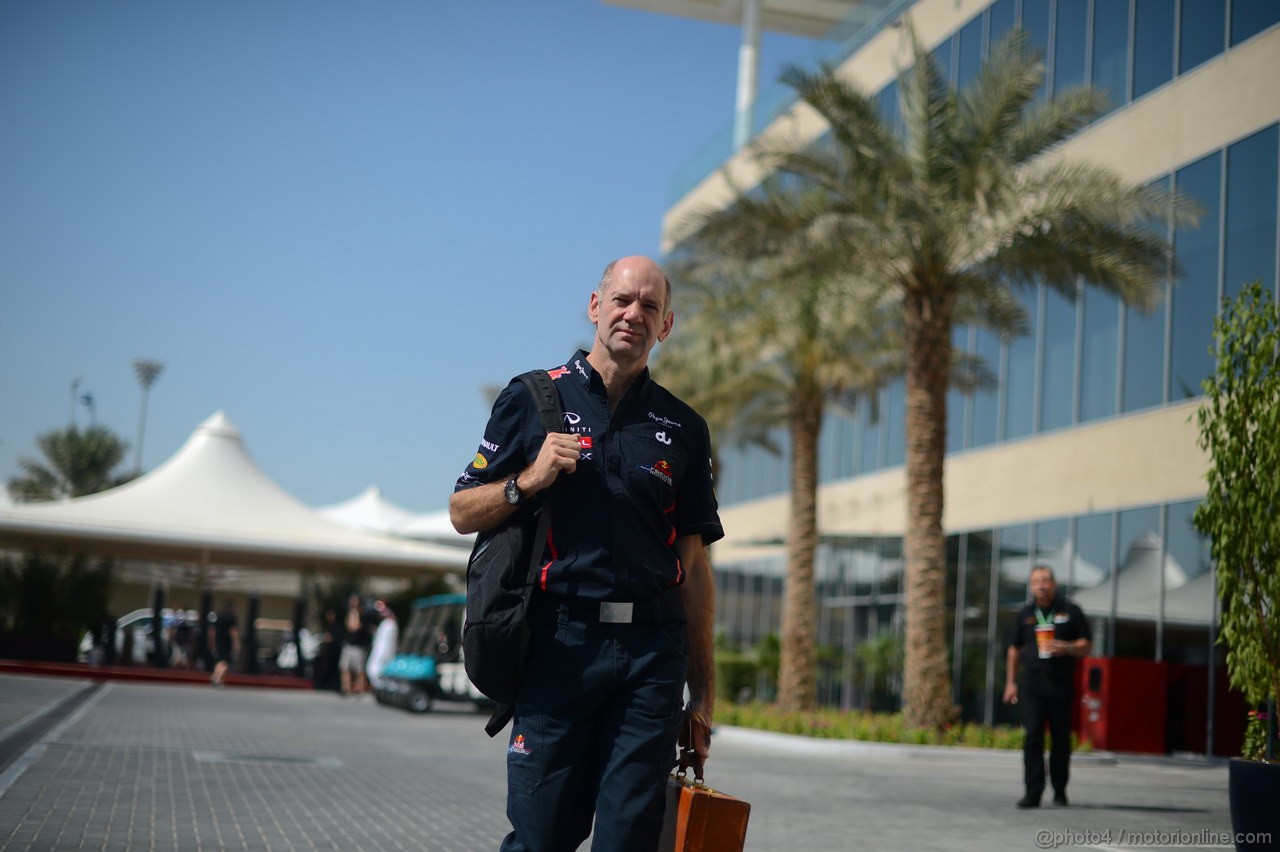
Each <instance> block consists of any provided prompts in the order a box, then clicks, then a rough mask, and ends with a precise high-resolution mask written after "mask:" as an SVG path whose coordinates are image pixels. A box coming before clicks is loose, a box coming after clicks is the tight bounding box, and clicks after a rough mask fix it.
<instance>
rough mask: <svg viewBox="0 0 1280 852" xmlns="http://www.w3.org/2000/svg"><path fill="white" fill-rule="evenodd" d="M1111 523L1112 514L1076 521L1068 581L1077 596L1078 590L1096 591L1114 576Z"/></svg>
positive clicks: (1087, 516) (1091, 516) (1102, 514)
mask: <svg viewBox="0 0 1280 852" xmlns="http://www.w3.org/2000/svg"><path fill="white" fill-rule="evenodd" d="M1111 524H1112V515H1111V513H1110V512H1103V513H1101V514H1097V515H1085V516H1084V517H1082V518H1078V519H1077V520H1076V543H1075V551H1074V554H1073V558H1072V560H1071V563H1070V566H1069V568H1068V571H1067V576H1066V578H1065V581H1066V582H1067V584H1068V585H1069V586H1070V587H1071V589H1072V592H1071V594H1075V590H1077V589H1092V588H1096V587H1098V586H1100V585H1102V584H1103V583H1105V582H1106V581H1107V578H1108V577H1110V576H1111V562H1112V557H1111ZM1087 614H1088V615H1090V616H1092V615H1094V613H1087ZM1097 615H1105V613H1102V612H1099V613H1097Z"/></svg>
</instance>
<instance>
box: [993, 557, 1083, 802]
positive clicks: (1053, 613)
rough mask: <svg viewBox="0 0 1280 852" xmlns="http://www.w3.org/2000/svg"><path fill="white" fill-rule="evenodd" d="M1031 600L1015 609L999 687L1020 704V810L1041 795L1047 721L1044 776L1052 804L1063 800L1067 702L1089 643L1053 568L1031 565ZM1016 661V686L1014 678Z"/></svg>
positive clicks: (1067, 760)
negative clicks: (1023, 732)
mask: <svg viewBox="0 0 1280 852" xmlns="http://www.w3.org/2000/svg"><path fill="white" fill-rule="evenodd" d="M1029 585H1030V587H1031V596H1032V601H1031V603H1028V604H1027V605H1026V606H1024V607H1023V608H1022V609H1020V610H1018V617H1017V619H1016V620H1015V621H1014V625H1013V631H1012V633H1011V634H1010V636H1009V651H1008V654H1007V660H1006V662H1007V668H1006V672H1007V673H1006V676H1005V685H1004V701H1005V703H1006V704H1019V703H1021V705H1022V725H1023V727H1024V728H1025V729H1026V740H1025V741H1024V743H1023V746H1022V765H1023V775H1024V780H1025V783H1026V795H1024V796H1023V797H1022V798H1021V799H1019V800H1018V807H1020V808H1038V807H1039V806H1040V797H1041V795H1043V794H1044V726H1045V722H1046V721H1048V723H1049V734H1050V736H1051V737H1052V738H1053V744H1052V746H1051V748H1050V751H1049V779H1050V781H1051V782H1052V783H1053V803H1054V804H1055V805H1065V804H1067V776H1068V774H1069V770H1070V764H1071V705H1072V703H1073V702H1074V700H1075V680H1076V658H1078V657H1087V656H1088V655H1089V651H1090V649H1091V648H1092V647H1093V644H1092V642H1090V640H1089V622H1088V621H1086V620H1085V617H1084V612H1083V611H1082V610H1081V609H1080V607H1078V606H1076V605H1075V604H1074V603H1073V602H1071V601H1070V600H1067V598H1066V597H1065V596H1063V595H1059V594H1058V593H1057V589H1058V587H1057V584H1056V583H1055V582H1054V579H1053V570H1052V569H1051V568H1049V566H1047V565H1037V566H1036V567H1035V568H1032V569H1031V578H1030V581H1029ZM1019 661H1021V663H1022V670H1023V673H1022V686H1021V688H1019V686H1018V682H1017V673H1018V663H1019Z"/></svg>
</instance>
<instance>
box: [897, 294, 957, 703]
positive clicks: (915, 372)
mask: <svg viewBox="0 0 1280 852" xmlns="http://www.w3.org/2000/svg"><path fill="white" fill-rule="evenodd" d="M904 309H905V310H904V312H905V321H906V356H907V417H906V433H907V434H906V439H907V453H906V462H907V470H906V474H907V520H906V535H905V537H904V541H903V551H904V553H903V555H904V558H905V562H906V643H905V655H904V656H905V658H904V662H903V686H902V705H903V713H904V717H905V718H904V721H905V723H906V724H907V725H908V726H910V727H921V728H940V727H942V726H943V725H945V724H947V723H949V722H951V721H952V720H953V719H954V718H955V715H956V712H955V708H954V706H953V705H952V703H951V671H950V666H949V665H948V664H947V656H948V655H947V635H946V626H947V619H946V579H947V571H946V569H947V562H946V560H947V553H946V538H945V536H944V534H943V530H942V506H943V481H942V475H943V461H944V458H945V455H946V446H947V376H948V373H949V370H950V363H951V303H950V300H949V299H948V298H946V297H938V296H934V295H932V294H931V293H929V292H927V291H924V292H919V291H908V293H907V296H906V299H905V305H904Z"/></svg>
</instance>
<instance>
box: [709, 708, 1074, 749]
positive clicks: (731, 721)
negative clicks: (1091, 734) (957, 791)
mask: <svg viewBox="0 0 1280 852" xmlns="http://www.w3.org/2000/svg"><path fill="white" fill-rule="evenodd" d="M716 721H717V722H719V723H720V724H724V725H733V726H735V727H739V728H752V729H755V730H761V731H773V732H776V733H782V734H799V735H802V736H807V737H814V738H816V739H832V740H859V741H862V742H880V743H905V744H910V745H950V746H970V747H973V748H1001V749H1020V748H1022V740H1023V733H1022V728H1021V727H1009V726H999V727H987V726H985V725H977V724H973V723H968V722H961V723H957V724H955V725H951V726H948V727H947V728H944V729H943V730H941V731H935V730H933V729H930V728H908V727H905V726H904V725H903V722H902V714H901V713H867V712H863V711H860V710H855V711H843V710H834V709H821V710H815V711H812V712H795V713H784V712H782V711H780V710H778V709H777V707H776V706H775V705H773V704H763V703H760V702H751V703H748V704H737V703H734V702H732V701H728V700H722V701H721V702H719V703H718V704H717V705H716ZM1083 750H1087V745H1086V746H1085V747H1084V749H1083Z"/></svg>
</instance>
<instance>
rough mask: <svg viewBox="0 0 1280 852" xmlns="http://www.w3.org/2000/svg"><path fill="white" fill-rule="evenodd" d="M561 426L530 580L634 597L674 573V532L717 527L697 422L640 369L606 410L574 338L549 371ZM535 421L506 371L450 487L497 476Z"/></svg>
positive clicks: (707, 456) (513, 464) (599, 596)
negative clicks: (565, 446)
mask: <svg viewBox="0 0 1280 852" xmlns="http://www.w3.org/2000/svg"><path fill="white" fill-rule="evenodd" d="M550 373H551V377H552V378H553V379H554V380H555V386H556V389H557V390H558V391H559V392H560V400H561V403H562V405H563V408H564V421H565V428H564V431H566V432H570V433H573V434H575V435H577V436H578V444H579V446H580V448H581V452H582V456H581V458H580V459H579V460H578V466H577V470H575V471H574V472H573V473H572V474H564V473H562V474H560V476H559V477H558V478H557V479H556V482H555V484H554V485H552V486H551V488H550V489H548V491H547V494H546V499H548V500H549V501H550V503H551V509H552V512H551V530H550V532H549V533H548V535H547V543H546V549H545V551H544V553H543V568H542V571H541V576H540V577H539V578H538V579H539V587H540V588H541V589H542V590H543V591H545V592H550V593H552V594H558V595H566V596H572V597H583V598H590V599H593V600H608V601H645V600H650V599H652V598H654V597H656V596H657V595H659V594H661V593H662V592H663V591H665V590H666V589H669V588H671V587H673V586H678V585H680V584H681V583H682V582H684V568H683V566H681V564H680V560H679V559H678V558H677V556H676V551H675V542H676V539H677V538H678V537H680V536H687V535H700V536H702V541H703V544H710V543H711V542H713V541H716V540H718V539H720V538H722V537H723V536H724V530H723V529H722V528H721V526H720V516H719V514H718V512H717V508H716V496H715V491H714V490H713V488H712V484H711V439H710V436H709V434H708V431H707V424H706V422H705V421H704V420H703V419H702V418H701V417H700V416H698V414H697V412H695V411H694V410H693V409H692V408H690V407H689V406H687V405H685V404H684V403H683V402H681V401H680V400H679V399H677V398H676V397H675V396H674V395H672V394H671V393H670V392H669V391H668V390H667V389H666V388H664V387H662V386H661V385H659V384H658V383H657V382H655V381H653V380H652V379H650V378H649V371H648V370H647V369H646V370H645V371H644V373H643V374H642V375H640V376H639V377H638V378H637V379H636V380H635V381H634V382H633V383H632V385H631V387H630V388H628V389H627V392H626V394H625V395H624V396H623V398H622V400H621V401H620V402H619V403H618V408H617V410H616V411H615V412H613V415H612V417H611V416H610V413H609V400H608V396H607V394H606V392H605V387H604V382H603V381H602V380H601V378H600V376H599V375H598V374H597V373H596V372H595V370H593V369H592V368H591V365H590V364H589V363H587V353H586V352H584V351H582V350H579V351H578V352H577V354H575V355H574V356H573V358H571V359H570V360H569V361H568V362H567V363H566V364H564V365H562V366H560V367H557V368H556V369H554V370H551V371H550ZM545 435H546V433H545V432H544V431H543V430H542V427H541V425H540V424H539V422H538V414H537V410H536V409H535V407H534V403H533V399H532V397H531V396H530V395H529V391H528V389H527V388H526V387H525V385H524V384H523V383H522V382H520V381H519V380H518V379H513V380H512V381H511V383H510V384H508V385H507V387H506V388H505V389H503V391H502V393H500V394H499V395H498V399H497V401H496V402H494V405H493V413H492V414H491V415H490V416H489V423H488V425H487V426H486V427H485V432H484V440H483V441H482V442H481V443H480V449H479V451H478V452H477V453H476V457H475V459H474V460H473V461H472V462H471V464H469V465H467V469H466V470H465V471H464V472H463V474H462V476H461V477H459V479H458V482H457V484H456V485H455V486H454V491H461V490H462V489H464V488H473V487H475V486H477V485H483V484H485V483H490V482H502V481H505V480H506V479H509V478H510V477H511V476H512V475H513V474H516V473H519V472H520V471H522V470H524V469H525V468H526V467H528V466H529V465H530V464H531V463H532V462H533V460H534V459H535V458H536V457H537V455H538V450H539V448H541V446H542V442H543V440H544V438H545Z"/></svg>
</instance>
